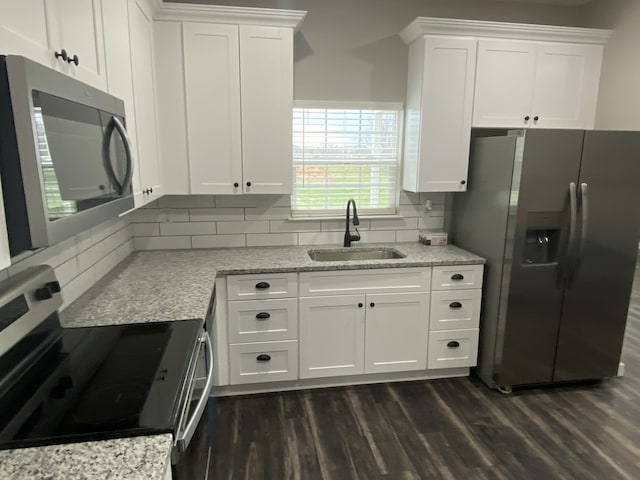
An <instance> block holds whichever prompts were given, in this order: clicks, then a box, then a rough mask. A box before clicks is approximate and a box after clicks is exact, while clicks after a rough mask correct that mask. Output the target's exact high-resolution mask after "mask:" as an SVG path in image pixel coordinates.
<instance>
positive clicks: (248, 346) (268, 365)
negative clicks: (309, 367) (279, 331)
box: [229, 340, 298, 385]
mask: <svg viewBox="0 0 640 480" xmlns="http://www.w3.org/2000/svg"><path fill="white" fill-rule="evenodd" d="M229 368H230V373H231V375H230V377H231V378H230V383H231V385H238V384H241V383H256V382H277V381H280V380H295V379H297V378H298V342H297V341H295V340H291V341H287V342H263V343H241V344H237V345H230V346H229Z"/></svg>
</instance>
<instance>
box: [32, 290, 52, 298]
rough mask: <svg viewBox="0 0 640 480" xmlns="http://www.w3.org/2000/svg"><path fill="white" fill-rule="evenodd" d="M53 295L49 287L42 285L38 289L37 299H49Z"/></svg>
mask: <svg viewBox="0 0 640 480" xmlns="http://www.w3.org/2000/svg"><path fill="white" fill-rule="evenodd" d="M51 297H53V294H52V293H51V290H49V287H42V288H38V289H37V290H36V300H48V299H50V298H51Z"/></svg>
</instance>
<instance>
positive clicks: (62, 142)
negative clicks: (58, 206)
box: [39, 117, 113, 201]
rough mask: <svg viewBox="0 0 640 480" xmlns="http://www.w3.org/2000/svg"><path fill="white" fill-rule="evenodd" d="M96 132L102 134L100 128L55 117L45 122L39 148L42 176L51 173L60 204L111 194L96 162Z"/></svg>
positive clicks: (100, 164) (103, 171)
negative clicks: (50, 171) (56, 187)
mask: <svg viewBox="0 0 640 480" xmlns="http://www.w3.org/2000/svg"><path fill="white" fill-rule="evenodd" d="M96 130H98V132H100V130H102V129H101V127H100V125H95V124H87V123H83V122H76V121H72V120H69V119H61V118H56V117H51V118H47V119H46V120H45V132H46V142H45V143H42V142H40V144H39V149H40V159H41V166H42V170H43V174H46V173H48V172H47V171H46V169H48V168H51V169H52V170H53V172H52V173H54V174H55V180H57V186H58V188H59V191H60V198H61V200H63V201H82V200H90V199H94V198H96V197H102V196H104V195H108V194H109V193H110V191H111V190H113V188H112V187H111V186H110V183H109V177H108V175H107V172H106V171H105V170H104V167H103V165H102V162H100V161H97V160H98V159H99V158H100V157H101V152H100V150H99V147H100V146H99V144H98V145H96V143H97V142H96V140H95V138H96V135H97V133H96ZM101 136H102V134H101V133H100V137H101ZM54 188H55V187H54Z"/></svg>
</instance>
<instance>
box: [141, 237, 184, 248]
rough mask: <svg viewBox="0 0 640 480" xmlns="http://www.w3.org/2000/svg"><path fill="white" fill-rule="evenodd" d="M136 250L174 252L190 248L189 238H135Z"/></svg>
mask: <svg viewBox="0 0 640 480" xmlns="http://www.w3.org/2000/svg"><path fill="white" fill-rule="evenodd" d="M133 245H134V248H135V249H136V250H165V249H166V250H175V249H181V248H191V237H136V238H134V239H133Z"/></svg>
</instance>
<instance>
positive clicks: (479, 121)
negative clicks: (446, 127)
mask: <svg viewBox="0 0 640 480" xmlns="http://www.w3.org/2000/svg"><path fill="white" fill-rule="evenodd" d="M602 52H603V47H602V46H601V45H580V44H569V43H549V42H525V41H513V40H503V41H500V40H481V41H480V42H479V46H478V67H477V77H476V92H475V105H474V115H473V126H474V127H521V128H522V127H533V128H535V127H539V128H593V124H594V118H595V107H596V100H597V94H598V84H599V80H600V66H601V63H602Z"/></svg>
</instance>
